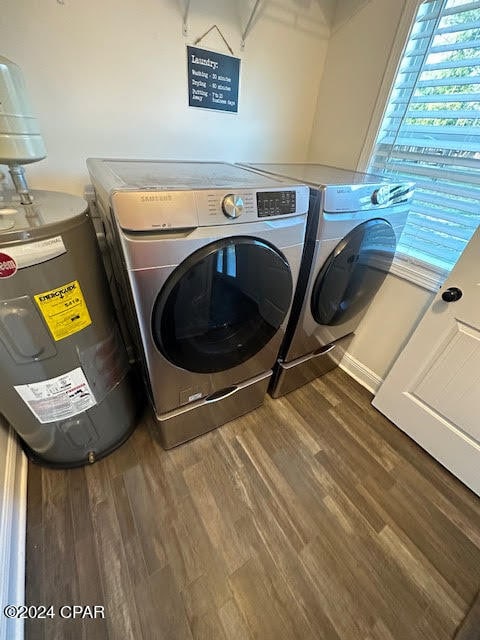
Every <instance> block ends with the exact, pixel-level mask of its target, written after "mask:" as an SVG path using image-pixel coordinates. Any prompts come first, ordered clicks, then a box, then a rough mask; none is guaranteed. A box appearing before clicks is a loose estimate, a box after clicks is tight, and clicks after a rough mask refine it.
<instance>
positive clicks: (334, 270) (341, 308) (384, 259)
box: [311, 219, 397, 326]
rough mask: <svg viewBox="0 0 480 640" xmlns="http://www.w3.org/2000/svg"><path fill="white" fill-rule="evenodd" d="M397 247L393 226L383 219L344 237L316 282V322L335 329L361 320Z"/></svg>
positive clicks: (313, 298)
mask: <svg viewBox="0 0 480 640" xmlns="http://www.w3.org/2000/svg"><path fill="white" fill-rule="evenodd" d="M396 244H397V239H396V236H395V232H394V230H393V228H392V225H391V224H390V223H389V222H387V221H386V220H383V219H375V220H369V221H368V222H364V223H362V224H360V225H358V226H357V227H355V229H353V230H352V231H351V232H350V233H349V234H348V235H347V236H345V238H344V239H343V240H342V241H341V242H340V243H339V244H338V245H337V247H336V248H335V250H334V251H333V252H332V253H331V254H330V256H329V257H328V258H327V260H326V261H325V264H324V265H323V267H322V269H321V270H320V272H319V274H318V276H317V279H316V281H315V285H314V287H313V292H312V298H311V311H312V315H313V317H314V319H315V321H316V322H317V323H318V324H322V325H333V326H336V325H339V324H342V323H345V322H348V321H349V320H351V319H352V318H354V317H355V316H357V317H358V316H359V314H360V313H361V312H362V311H363V310H364V309H365V308H366V307H367V306H368V304H369V303H370V302H371V301H372V299H373V296H374V295H375V294H376V292H377V291H378V289H379V288H380V285H381V284H382V282H383V281H384V279H385V276H386V275H387V273H388V271H389V269H390V266H391V264H392V261H393V257H394V255H395V249H396Z"/></svg>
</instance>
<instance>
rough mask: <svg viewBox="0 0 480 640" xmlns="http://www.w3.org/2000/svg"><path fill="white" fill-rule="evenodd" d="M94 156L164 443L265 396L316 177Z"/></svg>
mask: <svg viewBox="0 0 480 640" xmlns="http://www.w3.org/2000/svg"><path fill="white" fill-rule="evenodd" d="M87 165H88V169H89V172H90V176H91V179H92V184H93V187H94V190H95V194H96V205H97V208H98V210H99V212H100V216H101V219H102V220H103V223H104V226H105V234H106V246H107V247H109V251H110V253H111V255H112V261H113V262H114V264H115V265H116V266H115V268H114V270H113V271H114V272H115V273H116V274H117V285H118V288H119V290H120V292H121V296H120V297H123V299H124V300H125V301H127V305H126V306H127V307H128V308H129V310H130V312H129V314H128V315H129V318H128V322H127V324H128V326H129V327H130V331H131V338H132V342H133V344H134V345H135V347H136V349H135V350H136V353H137V354H138V357H139V359H140V360H141V362H142V364H143V372H144V378H145V381H146V384H147V388H148V390H149V393H150V397H151V400H152V404H153V408H154V411H155V415H156V417H157V421H158V426H159V433H160V437H161V441H162V444H163V445H164V447H165V448H169V447H172V446H175V445H177V444H180V443H182V442H185V441H187V440H189V439H190V438H193V437H195V436H197V435H200V434H202V433H204V432H206V431H209V430H210V429H212V428H214V427H216V426H219V425H220V424H223V423H225V422H227V421H229V420H232V419H233V418H236V417H237V416H239V415H241V414H243V413H246V412H247V411H250V410H252V409H254V408H256V407H258V406H259V405H260V404H261V403H262V402H263V399H264V396H265V393H266V391H267V387H268V384H269V381H270V377H271V375H272V368H273V366H274V364H275V362H276V360H277V355H278V350H279V348H280V345H281V343H282V341H283V339H284V335H285V331H286V327H287V323H288V318H289V314H290V309H291V304H292V300H293V293H294V290H295V287H296V283H297V280H298V274H299V269H300V264H301V257H302V253H303V244H304V238H305V232H306V221H307V213H308V204H309V189H308V187H307V186H305V185H304V184H299V183H298V182H297V181H295V180H293V181H292V180H288V179H285V178H281V177H278V176H273V175H266V174H265V175H264V174H259V173H257V172H254V171H251V170H249V169H246V168H242V167H239V166H234V165H230V164H227V163H198V162H161V161H142V160H138V161H132V160H106V159H89V160H88V161H87Z"/></svg>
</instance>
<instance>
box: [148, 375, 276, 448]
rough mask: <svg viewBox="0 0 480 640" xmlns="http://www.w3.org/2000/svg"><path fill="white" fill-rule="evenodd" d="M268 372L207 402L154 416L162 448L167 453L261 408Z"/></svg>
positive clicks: (199, 402)
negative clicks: (168, 450) (166, 450)
mask: <svg viewBox="0 0 480 640" xmlns="http://www.w3.org/2000/svg"><path fill="white" fill-rule="evenodd" d="M271 376H272V371H271V370H269V371H265V372H264V373H262V374H260V375H258V376H256V377H255V378H251V379H250V380H245V381H244V382H241V383H239V384H237V385H232V386H231V387H228V388H226V389H221V390H219V391H217V392H215V393H212V394H211V395H210V396H208V397H207V398H202V399H201V400H197V401H196V402H191V403H190V404H188V405H185V406H183V407H180V408H179V409H175V410H174V411H170V412H168V413H164V414H162V415H157V416H156V418H157V425H158V428H159V437H160V441H161V444H162V446H163V447H164V448H165V449H171V448H172V447H175V446H177V445H179V444H182V443H183V442H187V440H191V439H192V438H196V437H197V436H200V435H202V434H203V433H207V431H211V430H212V429H215V428H216V427H219V426H220V425H222V424H225V423H226V422H230V420H234V419H235V418H238V417H239V416H241V415H243V414H244V413H248V412H249V411H252V410H253V409H256V408H257V407H259V406H260V405H262V404H263V401H264V398H265V394H266V393H267V387H268V383H269V382H270V378H271Z"/></svg>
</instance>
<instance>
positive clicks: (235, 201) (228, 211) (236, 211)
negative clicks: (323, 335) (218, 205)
mask: <svg viewBox="0 0 480 640" xmlns="http://www.w3.org/2000/svg"><path fill="white" fill-rule="evenodd" d="M222 209H223V213H224V214H225V215H226V216H227V218H238V216H241V215H242V212H243V200H242V198H241V197H240V196H236V195H235V194H234V193H229V194H228V195H227V196H225V197H224V199H223V200H222Z"/></svg>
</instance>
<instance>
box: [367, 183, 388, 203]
mask: <svg viewBox="0 0 480 640" xmlns="http://www.w3.org/2000/svg"><path fill="white" fill-rule="evenodd" d="M389 199H390V187H389V186H388V185H385V186H384V187H379V188H378V189H375V191H374V192H373V193H372V198H371V200H372V204H379V205H382V204H387V202H388V201H389Z"/></svg>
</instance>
